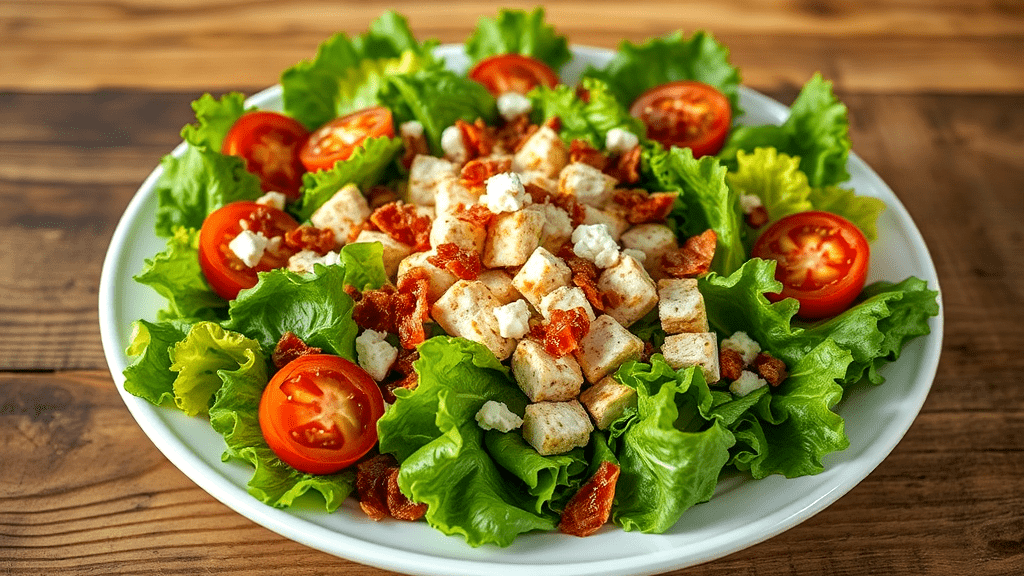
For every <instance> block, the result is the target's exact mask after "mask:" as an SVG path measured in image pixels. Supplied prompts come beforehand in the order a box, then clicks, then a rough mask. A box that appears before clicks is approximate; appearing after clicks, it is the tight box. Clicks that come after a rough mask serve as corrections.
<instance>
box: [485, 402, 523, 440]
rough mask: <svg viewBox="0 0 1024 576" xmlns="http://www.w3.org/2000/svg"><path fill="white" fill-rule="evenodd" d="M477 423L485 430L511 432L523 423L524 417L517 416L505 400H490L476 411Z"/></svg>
mask: <svg viewBox="0 0 1024 576" xmlns="http://www.w3.org/2000/svg"><path fill="white" fill-rule="evenodd" d="M476 421H477V424H479V426H480V427H481V428H483V429H484V430H498V431H499V432H511V431H513V430H515V429H516V428H519V427H520V426H522V425H523V419H522V418H520V417H519V416H516V415H515V413H513V412H512V411H511V410H509V409H508V406H506V405H505V403H504V402H495V401H494V400H488V401H487V402H484V405H483V406H481V407H480V410H478V411H477V413H476Z"/></svg>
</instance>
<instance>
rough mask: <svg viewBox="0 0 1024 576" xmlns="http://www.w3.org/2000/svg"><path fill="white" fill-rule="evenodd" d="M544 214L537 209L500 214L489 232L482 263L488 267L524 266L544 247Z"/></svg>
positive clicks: (492, 221) (493, 221)
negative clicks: (541, 245)
mask: <svg viewBox="0 0 1024 576" xmlns="http://www.w3.org/2000/svg"><path fill="white" fill-rule="evenodd" d="M543 229H544V213H543V212H542V211H541V210H540V209H537V208H532V207H531V208H527V209H524V210H519V211H516V212H506V213H502V214H498V215H496V216H495V217H494V218H493V219H492V220H491V225H490V226H489V227H488V229H487V241H486V243H485V245H484V253H483V258H482V262H483V264H484V266H487V267H488V268H503V267H506V266H522V265H523V264H524V263H525V262H526V260H527V258H529V257H530V255H531V254H533V251H534V250H536V249H537V247H538V246H540V235H541V231H542V230H543Z"/></svg>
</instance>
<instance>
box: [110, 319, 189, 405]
mask: <svg viewBox="0 0 1024 576" xmlns="http://www.w3.org/2000/svg"><path fill="white" fill-rule="evenodd" d="M189 328H190V326H189V325H188V324H187V323H185V322H179V321H173V320H171V321H166V322H157V323H153V322H147V321H146V320H138V321H136V322H134V323H132V338H131V344H129V345H128V348H127V349H126V350H125V354H126V355H128V356H129V357H135V359H134V360H133V361H132V363H131V364H129V365H128V366H127V367H126V368H125V369H124V372H122V373H123V374H124V389H125V390H126V391H127V392H128V393H130V394H133V395H135V396H138V397H139V398H142V399H144V400H148V401H149V402H150V403H152V404H154V405H156V406H173V405H174V378H175V376H176V374H175V373H174V372H172V371H171V357H170V348H171V347H172V346H173V345H174V344H175V343H176V342H179V341H181V340H183V339H184V338H185V335H186V334H188V331H189Z"/></svg>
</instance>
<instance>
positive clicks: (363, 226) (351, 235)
mask: <svg viewBox="0 0 1024 576" xmlns="http://www.w3.org/2000/svg"><path fill="white" fill-rule="evenodd" d="M363 230H371V231H374V232H380V229H379V228H377V227H376V226H374V225H373V222H370V221H369V220H365V221H363V222H360V223H358V224H353V225H352V227H351V228H349V231H348V240H346V242H348V243H349V244H351V243H353V242H355V241H356V239H357V238H359V233H360V232H362V231H363Z"/></svg>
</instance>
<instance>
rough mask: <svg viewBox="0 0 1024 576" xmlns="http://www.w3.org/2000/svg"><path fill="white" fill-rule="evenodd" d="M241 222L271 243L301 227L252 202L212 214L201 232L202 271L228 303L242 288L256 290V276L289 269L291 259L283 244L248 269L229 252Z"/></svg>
mask: <svg viewBox="0 0 1024 576" xmlns="http://www.w3.org/2000/svg"><path fill="white" fill-rule="evenodd" d="M241 221H245V222H246V226H247V227H248V229H249V230H252V231H253V232H261V233H262V234H263V235H264V236H266V237H267V238H268V239H269V238H274V237H279V236H283V235H284V233H285V232H288V231H289V230H292V229H294V228H298V227H299V223H298V222H296V221H295V219H294V218H292V217H291V216H289V215H288V214H286V213H285V212H282V211H281V210H278V209H277V208H274V207H273V206H264V205H262V204H257V203H255V202H249V201H245V202H232V203H230V204H225V205H224V206H221V207H220V208H218V209H217V210H214V211H213V212H212V213H210V215H209V216H207V217H206V220H203V227H202V228H201V229H200V230H199V267H200V269H202V271H203V275H204V276H205V277H206V281H207V282H209V283H210V287H211V288H213V291H214V292H216V293H217V294H218V295H220V297H221V298H224V299H226V300H233V299H234V298H235V297H236V296H238V292H239V291H240V290H242V289H243V288H252V287H253V286H255V285H256V280H257V276H256V273H257V272H266V271H268V270H273V269H274V268H281V267H283V266H287V265H288V258H289V257H291V255H292V252H291V251H290V250H289V249H288V248H286V247H285V246H284V245H283V244H282V245H281V246H280V247H279V248H278V250H276V251H271V250H269V249H268V250H266V251H265V252H264V254H263V258H261V259H260V261H259V262H258V263H257V264H256V266H253V267H252V268H250V267H248V266H246V265H245V264H244V263H242V261H241V260H239V259H238V257H237V256H235V255H234V253H233V252H231V249H230V248H228V243H230V242H231V241H232V240H234V238H235V237H236V236H238V234H239V233H241V231H242V224H241Z"/></svg>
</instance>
